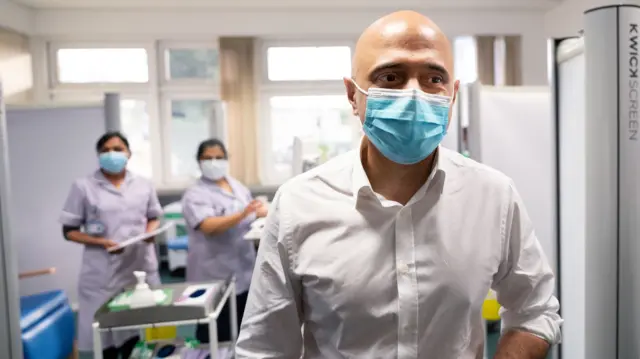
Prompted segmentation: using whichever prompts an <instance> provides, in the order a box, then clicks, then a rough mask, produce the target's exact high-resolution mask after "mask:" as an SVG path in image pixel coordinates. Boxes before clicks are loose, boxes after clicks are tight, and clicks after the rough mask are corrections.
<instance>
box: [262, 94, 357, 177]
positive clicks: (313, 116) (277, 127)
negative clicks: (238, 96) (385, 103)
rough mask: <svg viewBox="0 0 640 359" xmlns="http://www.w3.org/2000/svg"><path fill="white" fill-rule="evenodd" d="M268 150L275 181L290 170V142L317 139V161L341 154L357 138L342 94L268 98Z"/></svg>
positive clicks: (291, 146)
mask: <svg viewBox="0 0 640 359" xmlns="http://www.w3.org/2000/svg"><path fill="white" fill-rule="evenodd" d="M269 104H270V107H271V109H270V114H271V134H270V135H271V147H272V148H271V151H269V152H270V153H269V154H268V156H270V159H269V160H270V161H271V162H270V163H269V166H270V167H268V168H270V170H272V171H273V173H270V174H269V177H270V179H271V180H272V181H274V182H280V181H284V180H286V179H287V178H289V177H291V175H292V173H293V168H292V158H293V141H294V137H300V138H303V139H308V140H311V141H313V142H314V143H316V142H317V145H318V151H319V154H320V161H321V162H324V161H326V160H327V159H329V158H331V157H334V156H336V155H338V154H341V153H344V152H346V151H348V150H350V149H352V148H353V147H354V144H355V143H357V140H358V139H359V138H360V134H361V132H360V123H359V120H358V119H357V118H356V117H354V116H353V115H352V113H351V106H350V105H349V103H348V102H347V100H346V98H345V97H344V96H331V95H325V96H275V97H271V98H270V101H269Z"/></svg>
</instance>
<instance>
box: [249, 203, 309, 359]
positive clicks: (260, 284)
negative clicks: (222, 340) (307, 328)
mask: <svg viewBox="0 0 640 359" xmlns="http://www.w3.org/2000/svg"><path fill="white" fill-rule="evenodd" d="M279 198H280V195H276V199H275V200H274V201H273V210H272V211H271V212H270V213H269V215H268V216H267V222H266V225H265V229H264V234H263V236H262V239H261V240H260V247H259V249H258V258H257V261H256V266H255V268H254V271H253V277H252V279H251V288H250V289H249V296H248V299H247V306H246V309H245V312H244V316H243V321H242V325H241V329H240V335H239V337H238V342H237V344H236V358H238V359H245V358H246V359H249V358H251V359H254V358H262V359H271V358H274V359H275V358H277V359H299V358H300V356H301V354H302V331H301V330H302V329H301V327H302V309H301V308H302V307H301V285H300V282H299V279H298V278H296V276H295V275H293V273H292V271H291V265H290V260H289V258H291V253H290V248H291V246H290V244H289V243H290V242H289V241H290V238H289V236H290V234H289V232H288V231H287V228H285V227H284V226H281V223H286V221H281V219H282V218H281V213H282V212H281V208H280V206H281V204H280V199H279Z"/></svg>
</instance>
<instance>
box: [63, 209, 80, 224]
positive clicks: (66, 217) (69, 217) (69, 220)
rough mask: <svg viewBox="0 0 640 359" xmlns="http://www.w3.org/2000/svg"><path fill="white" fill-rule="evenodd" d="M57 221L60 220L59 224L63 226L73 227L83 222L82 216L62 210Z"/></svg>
mask: <svg viewBox="0 0 640 359" xmlns="http://www.w3.org/2000/svg"><path fill="white" fill-rule="evenodd" d="M59 221H60V224H62V225H63V226H73V227H79V226H82V224H83V222H84V221H83V218H82V216H78V215H77V214H73V213H70V212H67V211H62V214H61V215H60V219H59Z"/></svg>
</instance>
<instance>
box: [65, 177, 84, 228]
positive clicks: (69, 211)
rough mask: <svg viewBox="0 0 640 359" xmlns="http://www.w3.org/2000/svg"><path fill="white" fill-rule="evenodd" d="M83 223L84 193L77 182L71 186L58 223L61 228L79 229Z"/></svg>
mask: <svg viewBox="0 0 640 359" xmlns="http://www.w3.org/2000/svg"><path fill="white" fill-rule="evenodd" d="M84 221H85V192H84V190H83V189H82V187H81V186H80V183H79V182H78V181H76V182H74V183H73V185H71V190H70V191H69V194H68V195H67V200H66V201H65V203H64V207H63V208H62V213H61V214H60V223H61V224H62V225H63V226H73V227H79V226H82V225H83V224H84Z"/></svg>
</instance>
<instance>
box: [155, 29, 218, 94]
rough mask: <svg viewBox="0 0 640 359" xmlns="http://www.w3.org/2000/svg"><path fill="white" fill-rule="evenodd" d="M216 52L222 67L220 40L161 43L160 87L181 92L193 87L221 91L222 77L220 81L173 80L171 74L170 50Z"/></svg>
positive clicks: (159, 58)
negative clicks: (211, 88)
mask: <svg viewBox="0 0 640 359" xmlns="http://www.w3.org/2000/svg"><path fill="white" fill-rule="evenodd" d="M172 49H176V50H216V51H217V52H218V65H220V61H221V54H220V46H219V43H218V39H217V38H216V39H214V40H211V41H195V42H188V41H187V42H185V41H171V40H169V41H159V44H158V53H157V56H158V59H157V61H158V79H159V83H160V86H161V87H162V88H164V89H165V90H167V91H181V90H185V89H186V90H188V89H189V88H193V87H213V88H216V92H219V89H220V77H221V74H220V73H219V74H218V79H217V80H214V79H196V78H193V79H172V78H171V74H170V73H169V71H170V69H169V65H170V64H169V56H168V55H169V54H168V52H169V50H172Z"/></svg>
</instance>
